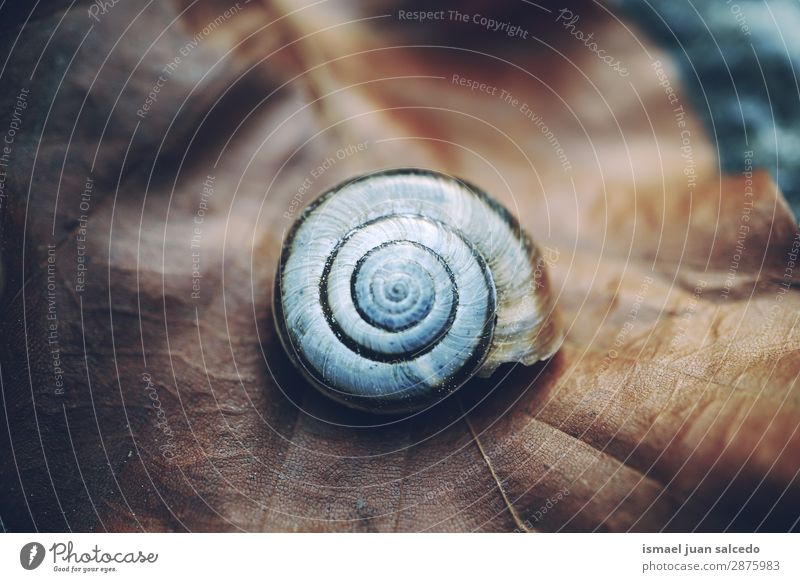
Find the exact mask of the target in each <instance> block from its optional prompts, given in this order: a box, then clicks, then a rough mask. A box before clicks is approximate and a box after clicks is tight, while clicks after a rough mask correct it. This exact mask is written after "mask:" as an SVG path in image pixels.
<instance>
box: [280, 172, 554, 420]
mask: <svg viewBox="0 0 800 582" xmlns="http://www.w3.org/2000/svg"><path fill="white" fill-rule="evenodd" d="M274 312H275V318H276V323H277V328H278V330H279V335H280V338H281V341H282V343H283V345H284V348H285V349H286V351H287V353H288V354H289V356H290V357H291V359H292V360H293V362H294V363H295V365H296V366H297V367H298V368H299V369H300V370H301V371H302V373H303V374H304V376H305V377H306V378H307V379H308V380H309V381H310V382H311V383H312V384H313V385H314V386H315V387H317V388H318V389H319V390H321V391H322V392H323V393H324V394H326V395H328V396H330V397H331V398H333V399H335V400H338V401H340V402H342V403H344V404H346V405H348V406H351V407H354V408H358V409H362V410H368V411H372V412H387V413H394V412H409V411H414V410H419V409H421V408H424V407H426V406H428V405H431V404H433V403H435V402H437V401H438V400H440V399H442V398H444V397H445V396H447V395H448V394H450V393H451V392H453V391H454V390H455V389H457V388H458V387H460V386H461V385H462V384H464V383H465V382H466V381H467V380H468V379H469V378H470V377H472V376H473V375H475V374H479V375H482V376H487V375H489V374H491V373H492V372H493V371H494V369H496V368H497V366H498V365H500V364H501V363H503V362H511V361H519V362H523V363H525V364H530V363H533V362H535V361H538V360H540V359H544V358H547V357H549V356H550V355H552V354H553V353H554V352H555V350H556V349H557V348H558V344H559V343H560V340H561V336H560V334H559V332H558V329H557V325H556V322H555V318H554V317H553V300H552V296H551V294H550V291H549V286H548V284H547V279H546V274H545V272H544V265H543V261H542V259H541V257H540V255H539V253H538V250H537V249H536V247H535V246H534V245H533V244H532V242H531V241H530V239H529V238H528V237H527V236H526V235H525V234H524V233H523V232H522V231H521V229H520V228H519V226H518V224H517V222H516V220H514V218H513V217H512V216H511V215H510V214H509V213H508V211H506V210H505V209H504V208H503V207H502V206H500V205H499V204H498V203H497V202H495V201H494V200H492V199H491V198H489V197H488V196H487V195H486V194H484V193H483V192H481V191H480V190H478V189H477V188H475V187H474V186H471V185H469V184H467V183H465V182H463V181H461V180H457V179H455V178H452V177H449V176H446V175H443V174H439V173H436V172H432V171H427V170H413V169H407V170H393V171H386V172H380V173H377V174H370V175H367V176H362V177H359V178H356V179H354V180H351V181H349V182H346V183H345V184H343V185H340V186H338V187H336V188H334V189H333V190H330V191H329V192H327V193H326V194H324V195H323V196H321V197H320V198H319V199H318V200H317V201H316V202H314V203H313V204H312V205H311V206H310V207H309V208H307V209H306V210H305V211H304V212H303V214H302V215H301V216H300V217H299V218H298V220H297V222H296V223H295V225H294V226H293V228H292V230H291V232H290V233H289V235H288V236H287V239H286V242H285V245H284V250H283V253H282V256H281V261H280V265H279V268H278V273H277V276H276V287H275V297H274Z"/></svg>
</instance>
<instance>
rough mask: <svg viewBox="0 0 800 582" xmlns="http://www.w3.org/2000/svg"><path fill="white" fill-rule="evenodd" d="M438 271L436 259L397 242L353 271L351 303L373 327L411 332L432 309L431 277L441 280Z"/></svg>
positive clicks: (433, 290)
mask: <svg viewBox="0 0 800 582" xmlns="http://www.w3.org/2000/svg"><path fill="white" fill-rule="evenodd" d="M434 265H435V267H434ZM440 271H441V266H440V265H439V264H438V262H437V259H436V257H435V256H432V255H431V254H430V251H429V250H427V249H425V250H423V249H422V248H421V247H419V246H418V245H415V244H413V243H410V242H408V241H398V242H393V243H390V244H386V245H382V246H379V247H377V248H375V249H372V250H371V251H370V252H368V253H367V254H366V255H364V257H362V258H361V260H360V261H359V262H358V265H357V266H356V268H355V270H354V271H353V279H352V288H351V291H352V295H353V303H354V304H355V306H356V309H357V310H358V312H359V314H360V315H361V317H362V318H363V319H364V320H365V321H367V322H369V323H370V324H371V325H373V326H375V327H379V328H381V329H384V330H386V331H391V332H398V331H403V330H406V329H410V328H412V327H414V326H415V325H417V324H418V323H420V322H421V321H422V320H424V319H425V318H426V317H427V316H428V314H429V313H430V312H431V310H432V309H433V306H434V304H435V302H436V284H435V282H434V279H433V277H434V276H438V277H441V276H442V273H441V272H440Z"/></svg>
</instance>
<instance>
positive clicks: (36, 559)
mask: <svg viewBox="0 0 800 582" xmlns="http://www.w3.org/2000/svg"><path fill="white" fill-rule="evenodd" d="M44 554H45V551H44V546H43V545H42V544H40V543H39V542H29V543H27V544H25V545H24V546H22V549H21V550H20V551H19V563H20V564H22V567H23V568H25V569H26V570H35V569H36V568H38V567H39V566H40V565H41V564H42V562H43V561H44Z"/></svg>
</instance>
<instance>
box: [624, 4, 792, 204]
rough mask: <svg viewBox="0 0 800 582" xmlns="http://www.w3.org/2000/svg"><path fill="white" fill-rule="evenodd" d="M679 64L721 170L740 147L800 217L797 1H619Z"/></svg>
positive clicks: (738, 164)
mask: <svg viewBox="0 0 800 582" xmlns="http://www.w3.org/2000/svg"><path fill="white" fill-rule="evenodd" d="M616 4H617V5H618V6H619V7H621V8H622V9H623V10H624V11H625V12H626V13H627V15H628V16H629V17H631V18H632V19H633V21H634V22H636V23H637V24H638V25H639V26H640V27H641V28H642V29H644V30H645V31H646V32H647V33H648V34H649V35H650V36H651V37H652V38H653V39H654V40H656V42H657V43H659V44H660V45H661V46H662V47H664V48H665V49H667V50H669V52H670V53H671V54H672V56H673V57H674V58H675V59H676V61H677V62H678V63H679V64H680V67H681V69H682V72H683V76H684V82H685V84H686V86H687V87H688V89H689V92H690V97H691V99H692V100H693V103H694V106H695V108H696V109H697V111H699V112H700V113H701V115H702V116H703V118H704V119H705V121H706V125H707V129H708V133H709V135H710V137H711V139H712V140H714V141H715V142H716V145H717V148H718V150H719V153H720V160H721V162H722V167H723V170H724V171H726V172H729V173H739V172H741V171H742V167H743V158H744V152H745V151H746V150H752V151H753V152H754V158H753V163H754V165H755V166H758V167H761V168H765V169H767V170H768V171H769V172H770V173H771V174H772V176H773V178H774V179H775V180H776V181H777V183H778V184H779V185H780V187H781V189H782V190H783V192H784V194H785V195H786V198H787V199H788V200H789V203H790V205H791V206H792V210H793V211H794V213H795V216H796V217H800V0H616Z"/></svg>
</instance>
